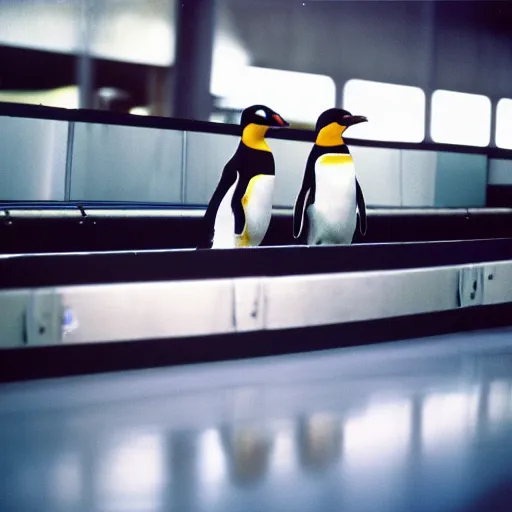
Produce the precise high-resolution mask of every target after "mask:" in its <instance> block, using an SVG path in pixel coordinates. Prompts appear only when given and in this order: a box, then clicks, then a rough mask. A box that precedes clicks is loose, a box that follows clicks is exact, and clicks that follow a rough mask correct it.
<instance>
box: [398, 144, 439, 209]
mask: <svg viewBox="0 0 512 512" xmlns="http://www.w3.org/2000/svg"><path fill="white" fill-rule="evenodd" d="M401 159H402V164H401V167H402V172H401V175H402V206H420V207H424V206H434V204H435V192H436V165H437V153H436V152H435V151H415V150H403V151H402V152H401Z"/></svg>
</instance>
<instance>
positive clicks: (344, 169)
mask: <svg viewBox="0 0 512 512" xmlns="http://www.w3.org/2000/svg"><path fill="white" fill-rule="evenodd" d="M315 182H316V191H315V202H314V204H312V205H310V206H309V208H308V219H309V236H308V243H309V244H311V245H315V244H322V245H323V244H349V243H351V242H352V238H353V236H354V231H355V228H356V222H357V217H356V208H357V205H356V174H355V167H354V162H353V160H352V157H351V156H350V155H339V154H326V155H322V156H321V157H320V158H319V159H318V160H317V162H316V165H315Z"/></svg>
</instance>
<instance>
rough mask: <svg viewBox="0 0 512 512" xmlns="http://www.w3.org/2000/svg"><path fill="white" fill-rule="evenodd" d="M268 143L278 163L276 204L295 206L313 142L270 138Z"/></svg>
mask: <svg viewBox="0 0 512 512" xmlns="http://www.w3.org/2000/svg"><path fill="white" fill-rule="evenodd" d="M268 144H269V146H270V147H271V149H272V153H273V154H274V159H275V163H276V189H275V195H274V206H285V207H293V205H294V204H295V200H296V199H297V195H298V193H299V190H300V187H301V184H302V178H303V176H304V170H305V169H306V162H307V159H308V156H309V152H310V151H311V148H312V147H313V144H312V143H310V142H299V141H292V140H282V139H268Z"/></svg>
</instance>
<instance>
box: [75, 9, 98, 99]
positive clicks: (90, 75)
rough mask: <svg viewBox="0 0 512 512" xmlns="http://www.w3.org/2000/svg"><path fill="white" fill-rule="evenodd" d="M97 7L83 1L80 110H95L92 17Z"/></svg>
mask: <svg viewBox="0 0 512 512" xmlns="http://www.w3.org/2000/svg"><path fill="white" fill-rule="evenodd" d="M94 7H95V5H94V4H93V2H92V1H91V0H83V2H82V4H81V9H80V49H79V52H78V56H77V63H76V81H77V85H78V91H79V101H78V106H79V108H88V109H90V108H94V63H93V61H92V59H91V54H90V46H91V35H92V30H91V26H92V21H93V20H92V17H93V16H94V14H95V11H94Z"/></svg>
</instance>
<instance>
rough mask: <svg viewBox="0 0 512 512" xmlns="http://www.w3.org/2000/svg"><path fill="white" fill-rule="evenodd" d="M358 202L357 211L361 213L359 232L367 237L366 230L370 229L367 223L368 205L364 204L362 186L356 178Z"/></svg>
mask: <svg viewBox="0 0 512 512" xmlns="http://www.w3.org/2000/svg"><path fill="white" fill-rule="evenodd" d="M356 200H357V210H358V212H359V231H360V232H361V235H363V236H365V235H366V230H367V228H368V224H367V221H366V204H365V202H364V195H363V191H362V190H361V186H360V185H359V182H358V181H357V178H356Z"/></svg>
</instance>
